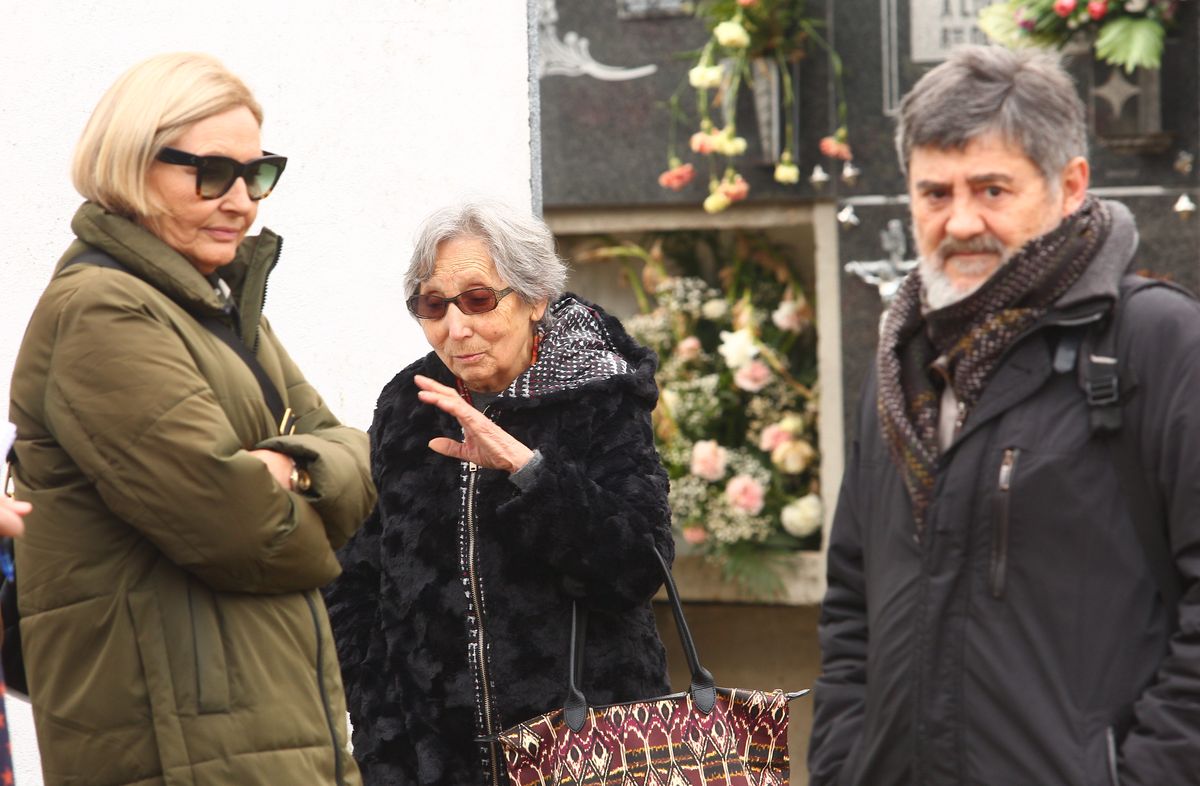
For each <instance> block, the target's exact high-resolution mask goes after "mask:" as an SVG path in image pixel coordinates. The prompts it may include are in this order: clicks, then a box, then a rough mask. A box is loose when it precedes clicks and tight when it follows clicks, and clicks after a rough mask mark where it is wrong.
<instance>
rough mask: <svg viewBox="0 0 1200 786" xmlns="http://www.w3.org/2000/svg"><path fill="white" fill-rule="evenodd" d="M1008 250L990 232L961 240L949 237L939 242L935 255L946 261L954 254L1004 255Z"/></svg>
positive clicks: (938, 258) (940, 261)
mask: <svg viewBox="0 0 1200 786" xmlns="http://www.w3.org/2000/svg"><path fill="white" fill-rule="evenodd" d="M1007 251H1008V249H1007V248H1005V246H1004V244H1003V243H1001V242H1000V239H999V238H997V237H996V236H995V235H993V234H991V233H990V232H989V233H986V234H983V235H976V236H975V237H971V238H967V239H966V240H959V239H958V238H953V237H948V238H946V239H945V240H943V241H942V242H941V243H939V244H938V247H937V249H936V250H935V251H934V256H935V257H936V258H937V260H938V262H939V263H942V262H945V261H946V257H949V256H953V255H954V254H999V255H1001V256H1003V255H1004V254H1006V253H1007Z"/></svg>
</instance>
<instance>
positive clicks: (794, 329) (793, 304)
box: [771, 300, 810, 333]
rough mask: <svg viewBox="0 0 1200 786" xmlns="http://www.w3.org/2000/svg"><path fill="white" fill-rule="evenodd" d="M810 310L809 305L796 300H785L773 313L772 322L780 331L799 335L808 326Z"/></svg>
mask: <svg viewBox="0 0 1200 786" xmlns="http://www.w3.org/2000/svg"><path fill="white" fill-rule="evenodd" d="M809 318H810V317H809V309H808V304H807V303H801V302H798V301H795V300H784V301H783V302H781V303H780V304H779V306H778V307H777V308H776V309H775V310H774V311H772V312H771V322H773V323H774V324H775V327H777V328H779V329H780V330H786V331H788V332H789V333H799V332H801V331H802V330H804V328H806V327H807V326H808V322H809Z"/></svg>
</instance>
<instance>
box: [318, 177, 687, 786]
mask: <svg viewBox="0 0 1200 786" xmlns="http://www.w3.org/2000/svg"><path fill="white" fill-rule="evenodd" d="M565 279H566V269H565V266H564V264H563V262H562V260H560V259H559V258H558V257H557V256H556V254H555V252H554V239H553V237H552V236H551V234H550V231H549V229H548V228H547V227H546V225H545V224H544V223H542V222H541V221H540V220H538V219H536V218H534V217H532V216H530V215H529V214H527V213H522V212H518V211H516V210H513V209H511V208H508V207H505V206H503V205H500V204H497V203H493V202H487V201H475V202H468V203H465V204H461V205H458V206H455V207H451V208H447V209H443V210H440V211H438V212H436V213H434V214H433V215H432V216H431V217H429V218H428V219H427V220H426V221H425V223H424V225H423V226H422V227H421V229H420V231H419V233H418V237H417V240H416V248H415V250H414V251H413V255H412V261H411V263H410V265H409V268H408V272H407V275H406V276H405V288H406V290H407V296H408V300H407V304H408V309H409V311H410V312H411V313H412V315H413V316H414V317H416V319H417V320H418V322H419V323H420V325H421V328H422V330H424V332H425V337H426V339H428V341H429V344H430V346H431V347H432V349H433V351H432V352H430V353H429V354H428V355H426V356H425V357H424V358H422V359H420V360H418V361H417V362H415V363H413V364H412V365H410V366H409V367H408V368H406V369H405V370H403V371H401V372H400V373H399V374H398V375H397V376H396V377H395V378H394V379H393V380H392V381H391V382H390V383H389V384H388V385H387V386H386V387H385V388H384V389H383V392H382V394H381V395H380V397H379V404H378V407H377V408H376V411H375V420H374V425H373V426H372V430H371V458H372V475H373V478H374V480H375V482H376V484H377V486H378V487H379V490H380V497H379V503H378V505H377V507H376V510H375V512H374V514H373V515H372V516H371V518H370V519H368V521H367V523H366V524H364V526H363V529H361V530H360V531H359V532H358V533H357V534H356V535H355V536H354V537H353V538H352V539H351V541H350V543H348V544H347V545H346V546H345V547H344V548H343V549H342V550H341V552H339V557H340V558H341V561H342V567H343V571H344V572H343V574H342V576H341V578H339V579H338V580H337V581H336V582H335V583H334V584H333V586H332V587H331V588H329V589H328V590H327V592H326V600H327V601H328V602H329V609H330V619H331V620H332V622H333V628H334V635H335V637H336V638H337V643H338V654H339V657H340V660H341V663H342V676H343V680H344V681H345V683H346V689H347V696H348V703H349V705H350V716H351V720H352V722H353V726H354V755H355V758H357V759H358V762H359V767H360V768H361V769H362V772H363V779H364V781H365V783H367V784H368V785H369V786H370V785H373V786H385V785H386V786H396V785H397V784H405V785H407V784H477V783H481V782H483V783H487V784H491V785H492V786H499V784H500V783H506V782H507V779H506V777H505V775H504V760H503V753H502V751H501V750H500V749H499V746H498V744H497V743H495V742H494V741H493V738H494V735H496V734H497V733H498V732H499V731H501V730H502V729H504V728H506V727H508V726H511V725H513V724H515V723H518V722H520V721H523V720H526V719H528V718H529V717H531V716H533V715H536V714H538V713H541V712H545V711H547V710H550V709H552V708H555V707H560V706H562V704H563V699H564V698H565V696H564V686H565V684H566V676H567V675H566V670H567V657H568V648H569V646H570V632H571V619H572V604H573V603H574V602H578V604H579V605H580V606H581V607H582V608H583V609H584V610H585V611H586V613H587V616H588V633H587V643H586V657H585V664H586V665H585V668H584V682H583V685H582V688H583V692H584V694H585V695H586V696H587V697H588V699H589V701H590V702H591V703H592V704H593V705H599V704H610V703H613V702H617V701H623V700H628V699H634V698H647V697H650V696H655V695H660V694H662V693H664V692H666V691H667V689H668V686H667V673H666V663H665V659H664V654H663V648H662V644H661V643H660V641H659V639H658V634H657V632H656V630H655V625H654V615H653V613H652V611H651V608H650V605H649V600H650V598H651V596H652V595H653V594H654V592H655V590H656V589H657V588H658V586H659V585H660V583H661V581H662V568H661V566H660V565H659V563H658V561H657V558H656V557H655V555H654V553H653V551H652V549H657V550H658V551H659V553H660V554H662V555H663V556H664V557H665V558H666V559H667V560H670V559H671V557H672V556H673V553H674V551H673V543H672V540H671V531H670V515H669V511H668V508H667V476H666V472H665V471H664V469H663V466H662V463H661V461H660V460H659V456H658V454H657V452H656V451H655V448H654V439H653V434H652V432H651V426H650V413H651V410H653V408H654V405H655V401H656V399H657V388H656V387H655V382H654V370H655V366H656V360H655V357H654V354H653V353H652V352H651V351H650V350H648V349H646V348H644V347H642V346H639V345H638V344H637V343H636V342H634V341H633V339H632V338H630V337H629V335H628V334H627V333H626V332H625V330H624V329H623V328H622V327H621V324H620V322H618V321H617V320H616V319H614V318H613V317H611V316H609V315H608V314H606V313H604V311H602V310H601V309H600V308H598V307H597V306H594V305H592V304H590V303H588V302H586V301H584V300H583V299H582V298H579V297H576V296H574V295H571V294H565V295H564V294H563V287H564V283H565ZM481 779H482V780H481Z"/></svg>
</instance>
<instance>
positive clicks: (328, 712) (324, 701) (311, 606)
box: [304, 590, 346, 786]
mask: <svg viewBox="0 0 1200 786" xmlns="http://www.w3.org/2000/svg"><path fill="white" fill-rule="evenodd" d="M312 592H316V590H312ZM304 600H305V601H307V602H308V610H309V611H310V612H311V613H312V619H313V631H314V632H315V633H316V634H317V663H316V666H317V690H318V692H320V694H321V706H322V707H324V709H325V722H326V723H327V724H328V725H329V738H330V739H331V740H332V741H333V777H334V783H336V784H337V786H345V783H346V781H345V776H344V775H343V773H342V750H341V746H339V745H338V735H337V726H336V724H335V723H334V721H333V708H332V707H331V706H330V705H329V693H328V692H327V691H326V690H325V680H324V679H323V678H322V677H323V675H322V668H321V664H322V662H324V660H325V658H324V653H325V642H324V641H323V640H322V636H321V615H320V614H319V613H318V612H317V604H316V603H314V602H313V599H312V594H311V593H309V592H306V593H304Z"/></svg>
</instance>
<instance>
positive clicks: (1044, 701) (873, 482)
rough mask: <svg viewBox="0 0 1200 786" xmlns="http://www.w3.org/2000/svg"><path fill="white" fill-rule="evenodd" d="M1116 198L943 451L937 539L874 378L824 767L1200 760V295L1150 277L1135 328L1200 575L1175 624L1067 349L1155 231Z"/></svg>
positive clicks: (1141, 774) (1129, 409) (1141, 415)
mask: <svg viewBox="0 0 1200 786" xmlns="http://www.w3.org/2000/svg"><path fill="white" fill-rule="evenodd" d="M1112 207H1113V210H1114V230H1113V233H1112V235H1110V238H1109V240H1108V242H1107V243H1106V245H1105V247H1104V248H1103V249H1102V251H1101V253H1100V255H1099V256H1098V257H1097V259H1096V260H1095V261H1094V262H1093V263H1092V265H1091V266H1090V267H1089V268H1088V270H1087V271H1086V272H1085V273H1084V276H1083V278H1081V279H1080V280H1079V281H1078V282H1077V283H1076V285H1075V286H1074V287H1073V288H1072V289H1071V290H1070V291H1069V292H1068V293H1067V294H1066V295H1064V297H1063V298H1062V299H1061V300H1060V302H1059V303H1058V304H1057V305H1056V307H1055V308H1054V309H1052V311H1051V312H1050V313H1049V314H1048V315H1047V316H1046V317H1045V318H1044V319H1043V320H1042V321H1041V322H1040V323H1039V324H1038V325H1037V326H1036V327H1035V328H1034V329H1033V330H1031V331H1030V332H1029V333H1028V334H1026V336H1025V337H1024V338H1023V339H1022V340H1019V341H1018V342H1017V344H1016V345H1015V346H1014V347H1013V349H1012V350H1011V351H1010V353H1009V354H1008V355H1007V356H1006V357H1005V359H1004V360H1003V361H1002V363H1001V365H1000V367H999V368H998V369H997V371H996V372H995V374H994V376H993V377H992V379H991V381H990V382H989V383H988V385H987V387H986V389H985V391H984V394H983V397H982V399H981V400H980V402H979V403H978V404H977V405H976V406H975V408H974V409H973V410H972V411H971V413H970V414H969V416H968V419H967V421H966V423H965V425H964V427H963V430H962V432H961V434H960V435H959V436H958V437H957V438H956V439H955V441H954V443H953V444H952V445H951V446H950V447H949V449H947V450H946V451H945V452H944V453H943V455H942V456H941V458H940V461H939V463H938V469H937V480H936V492H935V498H934V502H933V504H932V506H931V508H930V511H929V521H928V527H927V528H926V534H925V535H924V536H923V538H922V539H921V541H920V542H918V541H917V539H916V538H915V532H916V530H915V526H914V522H913V518H912V514H911V507H910V505H909V500H908V495H907V493H906V491H905V488H904V484H903V482H902V481H901V478H900V475H899V473H898V472H897V470H896V467H895V466H894V464H893V463H892V461H891V459H890V458H889V456H888V449H887V445H886V443H885V441H884V439H883V437H882V435H881V433H880V426H879V421H878V417H877V415H876V406H875V401H876V387H875V381H874V379H872V380H870V381H869V383H868V385H867V388H866V391H865V393H864V395H863V398H862V411H861V414H860V418H861V425H860V428H859V435H860V436H859V439H858V441H857V442H856V443H855V444H854V446H853V451H852V454H851V456H849V460H848V462H847V468H846V475H845V478H844V481H843V486H842V492H841V498H840V500H839V503H838V510H837V514H836V517H835V519H834V525H833V532H832V536H831V542H830V548H829V567H828V570H829V589H828V593H827V595H826V597H825V602H824V604H823V606H822V610H821V619H820V639H821V648H822V671H823V674H822V676H821V677H820V679H819V680H818V682H817V686H816V690H815V700H816V705H815V718H814V722H813V729H814V731H813V738H812V743H811V746H810V751H809V766H810V769H811V772H812V776H811V778H812V779H811V783H812V784H813V786H826V785H827V784H840V785H841V786H851V785H852V784H853V785H855V786H892V785H893V784H895V786H900V785H901V784H903V786H909V784H917V783H919V784H922V785H923V786H938V785H940V784H947V785H949V784H994V785H997V786H999V785H1000V784H1003V786H1024V785H1025V784H1030V785H1032V784H1056V785H1057V786H1076V785H1077V786H1117V784H1118V783H1119V784H1121V786H1134V785H1138V786H1166V785H1167V784H1185V783H1196V782H1197V778H1200V775H1198V773H1200V604H1198V601H1200V594H1198V593H1200V590H1197V589H1196V588H1197V583H1196V579H1197V577H1198V576H1200V481H1198V479H1200V397H1198V391H1200V306H1198V305H1197V303H1196V302H1195V301H1193V300H1191V299H1190V298H1187V297H1186V296H1183V295H1181V294H1179V293H1178V292H1175V291H1172V290H1170V289H1166V288H1160V287H1155V288H1149V289H1143V290H1141V291H1139V292H1137V293H1136V294H1133V295H1132V296H1130V297H1129V298H1128V299H1127V300H1124V301H1123V302H1122V303H1121V309H1122V314H1121V317H1120V329H1119V332H1118V337H1119V345H1118V356H1119V357H1120V358H1121V365H1122V367H1123V368H1124V369H1126V370H1127V371H1129V372H1132V375H1133V377H1134V378H1136V380H1137V387H1136V390H1135V391H1134V394H1133V397H1132V398H1131V399H1130V400H1129V402H1128V403H1127V404H1126V405H1125V406H1124V412H1123V416H1124V425H1123V428H1127V429H1133V430H1134V433H1135V434H1136V438H1137V444H1138V445H1139V450H1140V461H1141V463H1142V466H1143V467H1144V468H1145V473H1146V477H1147V482H1150V483H1154V484H1156V487H1157V488H1158V490H1159V491H1160V492H1161V494H1162V495H1163V499H1164V501H1165V508H1166V511H1167V522H1165V524H1164V526H1169V531H1170V538H1171V543H1172V546H1173V549H1174V553H1175V559H1176V565H1177V567H1178V569H1179V572H1180V574H1181V576H1182V578H1183V582H1184V597H1183V600H1182V603H1181V605H1180V619H1179V621H1178V622H1179V623H1180V627H1179V629H1178V630H1177V631H1176V632H1175V633H1174V634H1172V630H1174V629H1175V627H1176V626H1175V624H1173V621H1171V620H1168V619H1167V615H1166V612H1165V609H1164V606H1163V603H1162V601H1161V600H1160V598H1159V597H1158V595H1157V593H1156V589H1157V584H1156V581H1155V577H1154V574H1153V573H1152V571H1151V567H1150V563H1149V561H1148V559H1147V557H1146V555H1145V552H1144V551H1143V548H1142V546H1141V544H1140V542H1139V540H1138V535H1137V532H1136V530H1135V528H1134V524H1133V522H1132V520H1131V519H1130V513H1129V506H1128V504H1127V502H1126V500H1125V499H1124V497H1123V495H1122V493H1121V483H1120V480H1119V477H1118V475H1117V469H1116V467H1115V466H1114V462H1113V458H1112V455H1111V453H1110V452H1109V448H1108V447H1107V446H1106V445H1105V444H1103V442H1102V440H1101V438H1099V437H1093V436H1092V435H1091V434H1090V431H1089V420H1088V418H1089V407H1088V404H1087V402H1086V399H1085V397H1084V394H1083V392H1082V391H1081V389H1080V386H1079V382H1078V379H1077V376H1076V372H1075V370H1074V369H1071V370H1070V371H1069V372H1066V373H1056V372H1055V371H1054V368H1053V364H1052V353H1053V351H1054V349H1055V348H1056V347H1057V346H1058V343H1059V339H1060V337H1061V335H1062V333H1063V331H1065V330H1068V329H1070V328H1069V327H1067V326H1066V325H1065V324H1064V323H1065V322H1070V321H1074V319H1073V318H1081V317H1083V316H1085V315H1087V314H1092V313H1101V312H1104V311H1106V310H1107V309H1109V308H1110V307H1111V306H1112V304H1113V303H1114V302H1115V301H1116V300H1117V298H1118V293H1119V289H1120V287H1121V282H1122V278H1123V275H1124V273H1125V269H1126V267H1127V266H1128V264H1129V261H1130V259H1131V258H1132V256H1133V251H1134V249H1135V247H1136V239H1137V238H1136V231H1134V229H1133V224H1132V218H1131V217H1130V215H1129V213H1128V211H1127V210H1125V209H1124V208H1123V207H1121V206H1120V205H1112Z"/></svg>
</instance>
